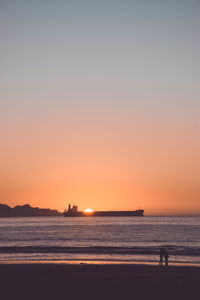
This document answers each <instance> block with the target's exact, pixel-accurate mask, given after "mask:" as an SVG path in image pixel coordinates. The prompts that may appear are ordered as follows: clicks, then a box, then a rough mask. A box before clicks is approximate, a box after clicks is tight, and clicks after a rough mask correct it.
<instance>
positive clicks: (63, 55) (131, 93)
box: [0, 0, 200, 214]
mask: <svg viewBox="0 0 200 300" xmlns="http://www.w3.org/2000/svg"><path fill="white" fill-rule="evenodd" d="M199 16H200V1H199V0H190V1H188V0H187V1H186V0H167V1H166V0H157V1H156V0H138V1H137V0H136V1H134V0H123V1H122V0H121V1H118V0H115V1H114V0H101V1H95V0H91V1H87V0H71V1H67V0H57V1H51V0H34V1H33V0H32V1H30V0H18V1H16V0H10V1H7V0H1V1H0V37H1V51H0V70H1V75H0V76H1V78H0V203H7V204H9V205H11V206H13V205H16V204H25V203H30V204H31V205H33V206H40V207H50V208H56V209H58V210H61V211H62V210H64V209H65V208H66V206H67V204H68V203H69V202H71V203H72V204H73V203H76V204H77V205H79V207H80V209H84V208H86V207H90V208H93V209H98V210H101V209H102V210H103V209H106V210H107V209H115V210H118V209H124V210H126V209H127V210H129V209H137V208H138V206H140V207H142V208H143V209H145V212H146V213H147V214H160V213H161V214H169V213H170V214H177V213H178V214H179V213H180V214H185V213H188V214H190V213H200V154H199V153H200V137H199V135H200V56H199V53H200V17H199Z"/></svg>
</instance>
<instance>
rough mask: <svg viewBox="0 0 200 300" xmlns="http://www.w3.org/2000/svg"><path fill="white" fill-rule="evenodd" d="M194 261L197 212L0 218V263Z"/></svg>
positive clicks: (198, 244)
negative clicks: (163, 253)
mask: <svg viewBox="0 0 200 300" xmlns="http://www.w3.org/2000/svg"><path fill="white" fill-rule="evenodd" d="M161 247H164V248H166V249H167V251H168V253H169V264H172V265H194V266H199V265H200V216H187V217H185V216H184V217H182V216H170V217H168V216H144V217H82V218H80V217H74V218H64V217H31V218H27V217H25V218H0V263H70V264H71V263H73V264H88V263H90V264H91V263H95V264H109V263H112V264H116V263H117V264H121V263H122V264H127V263H128V264H132V263H134V264H141V263H142V264H158V262H159V251H160V248H161Z"/></svg>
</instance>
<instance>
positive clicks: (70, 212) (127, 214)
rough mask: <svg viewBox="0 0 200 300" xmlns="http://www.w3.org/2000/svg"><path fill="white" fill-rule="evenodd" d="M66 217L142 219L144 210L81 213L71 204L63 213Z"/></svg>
mask: <svg viewBox="0 0 200 300" xmlns="http://www.w3.org/2000/svg"><path fill="white" fill-rule="evenodd" d="M63 215H64V217H89V216H90V217H142V216H144V210H143V209H138V210H134V211H123V210H122V211H112V210H111V211H93V210H88V211H87V210H85V211H79V210H78V206H76V205H73V206H72V207H71V204H69V207H68V210H65V211H64V212H63Z"/></svg>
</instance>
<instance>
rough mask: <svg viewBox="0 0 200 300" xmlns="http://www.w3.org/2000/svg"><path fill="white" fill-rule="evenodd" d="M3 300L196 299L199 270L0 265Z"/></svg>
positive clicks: (111, 266) (103, 266) (183, 268)
mask: <svg viewBox="0 0 200 300" xmlns="http://www.w3.org/2000/svg"><path fill="white" fill-rule="evenodd" d="M0 283H1V295H2V298H1V299H197V295H198V293H199V286H200V268H199V267H175V266H170V267H168V268H165V267H158V266H148V265H89V264H88V265H86V264H83V265H59V264H57V265H53V264H7V265H6V264H1V265H0Z"/></svg>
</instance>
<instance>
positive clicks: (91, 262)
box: [0, 259, 200, 268]
mask: <svg viewBox="0 0 200 300" xmlns="http://www.w3.org/2000/svg"><path fill="white" fill-rule="evenodd" d="M21 264H22V265H34V264H36V265H40V264H41V265H102V266H104V265H120V266H121V265H126V266H134V265H136V266H153V267H161V268H169V267H182V268H187V267H188V268H191V267H194V268H200V263H184V262H183V263H182V262H169V265H168V267H166V266H165V265H164V263H163V266H159V262H149V261H132V262H130V261H109V260H88V259H86V260H81V259H80V260H75V259H74V260H73V259H70V260H56V259H55V260H48V259H47V260H2V261H0V265H21Z"/></svg>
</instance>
